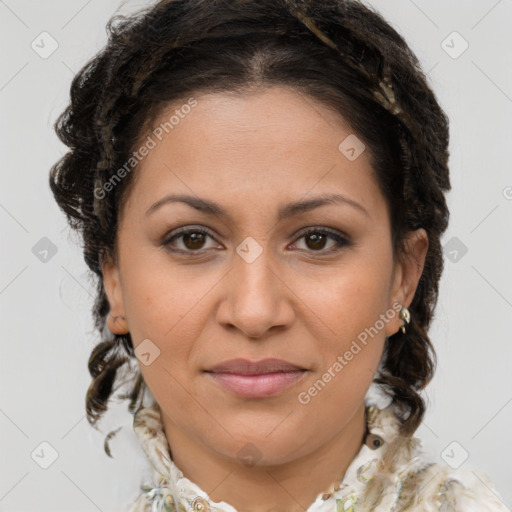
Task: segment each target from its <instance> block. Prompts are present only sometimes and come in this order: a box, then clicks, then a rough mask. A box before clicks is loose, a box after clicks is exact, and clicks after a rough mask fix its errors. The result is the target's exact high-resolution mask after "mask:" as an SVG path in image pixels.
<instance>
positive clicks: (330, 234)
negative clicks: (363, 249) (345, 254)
mask: <svg viewBox="0 0 512 512" xmlns="http://www.w3.org/2000/svg"><path fill="white" fill-rule="evenodd" d="M302 238H304V240H305V241H306V247H307V248H309V249H312V252H320V251H323V252H326V253H330V252H335V251H337V250H339V249H340V246H341V247H343V246H350V245H351V243H350V242H349V240H348V239H346V238H345V237H343V236H341V235H340V234H339V233H338V232H336V231H331V230H326V229H320V228H314V229H310V230H308V231H306V232H304V233H302V234H301V236H300V237H299V238H298V240H300V239H302ZM329 238H330V239H331V240H334V242H335V244H334V247H333V246H331V247H330V248H328V249H326V250H324V249H325V244H326V241H327V240H328V239H329ZM308 241H309V243H308Z"/></svg>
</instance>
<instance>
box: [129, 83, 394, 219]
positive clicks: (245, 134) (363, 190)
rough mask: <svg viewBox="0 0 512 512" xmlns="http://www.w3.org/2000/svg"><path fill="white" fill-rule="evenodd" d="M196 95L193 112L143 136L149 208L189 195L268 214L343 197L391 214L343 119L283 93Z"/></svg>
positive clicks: (176, 114) (140, 193)
mask: <svg viewBox="0 0 512 512" xmlns="http://www.w3.org/2000/svg"><path fill="white" fill-rule="evenodd" d="M191 96H193V98H194V100H195V106H193V107H187V108H185V106H186V105H189V104H190V101H189V102H188V103H187V101H186V100H183V101H181V102H173V104H172V105H168V106H167V107H166V108H165V109H163V110H162V111H161V112H160V114H159V116H158V117H157V118H156V119H155V120H154V122H153V123H152V127H151V129H150V130H149V131H148V132H147V133H145V134H144V135H143V137H141V140H142V141H144V140H148V139H146V137H149V138H151V140H152V141H153V143H152V144H151V146H152V149H151V150H150V151H149V152H148V154H147V155H146V156H145V157H144V158H143V159H142V160H141V162H140V163H139V165H138V167H137V172H136V174H137V180H136V181H137V184H136V186H135V188H136V189H137V190H136V191H135V190H134V192H136V194H137V197H138V198H139V199H140V200H141V201H142V202H143V203H145V204H148V202H149V201H156V200H157V199H159V198H161V197H163V196H164V195H165V194H166V193H167V194H169V193H186V194H189V195H198V196H201V197H209V198H210V199H213V200H215V201H216V202H222V203H224V204H228V205H229V204H233V205H238V206H239V205H240V203H243V205H244V206H246V207H249V205H253V206H258V205H260V206H261V207H268V206H271V205H272V204H273V203H282V202H283V201H284V198H285V197H286V198H287V199H289V200H298V199H302V198H304V199H305V198H308V196H313V195H315V196H316V195H321V194H325V193H336V192H339V193H342V194H344V195H345V196H348V197H350V198H352V199H353V200H354V201H357V202H359V203H362V204H363V205H365V207H367V209H368V210H372V209H373V210H374V211H375V213H378V210H379V208H382V207H385V205H384V198H383V197H382V195H381V194H380V190H379V188H378V185H377V183H376V181H375V177H374V174H373V169H372V166H371V156H370V154H369V151H368V150H367V148H365V146H364V144H363V142H362V140H361V138H360V137H358V136H357V135H356V134H355V133H354V132H353V130H352V129H351V127H350V126H349V125H348V123H347V122H346V121H345V120H344V119H343V117H342V116H341V115H340V114H339V113H337V112H334V111H332V110H331V109H329V108H327V107H325V106H324V105H322V104H320V103H319V102H317V101H315V100H314V99H312V98H310V97H308V96H305V95H304V94H302V93H298V92H296V91H295V90H292V89H289V88H284V87H272V88H266V89H262V90H259V91H258V92H253V93H250V94H249V93H247V94H240V93H237V94H234V93H216V94H202V95H191ZM380 213H382V212H380Z"/></svg>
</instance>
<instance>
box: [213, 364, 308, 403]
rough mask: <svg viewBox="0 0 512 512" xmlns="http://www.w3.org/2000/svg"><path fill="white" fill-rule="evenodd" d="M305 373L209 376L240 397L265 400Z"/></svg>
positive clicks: (214, 374) (298, 371)
mask: <svg viewBox="0 0 512 512" xmlns="http://www.w3.org/2000/svg"><path fill="white" fill-rule="evenodd" d="M305 373H306V372H305V371H304V370H297V371H291V372H276V373H264V374H261V375H240V374H236V373H221V372H219V373H212V372H208V375H210V376H211V377H213V378H214V379H215V381H216V382H218V383H219V384H220V385H221V386H224V387H225V388H226V389H228V390H229V391H232V392H233V393H235V394H236V395H238V396H240V397H244V398H263V397H266V396H271V395H274V394H275V393H278V392H279V391H283V390H284V389H286V388H287V387H289V386H291V385H292V384H294V383H295V382H297V381H298V380H299V379H300V378H302V376H303V375H304V374H305Z"/></svg>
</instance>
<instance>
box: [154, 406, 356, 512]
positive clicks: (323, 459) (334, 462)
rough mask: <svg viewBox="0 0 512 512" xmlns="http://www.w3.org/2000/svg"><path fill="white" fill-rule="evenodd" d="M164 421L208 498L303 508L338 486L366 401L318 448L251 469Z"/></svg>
mask: <svg viewBox="0 0 512 512" xmlns="http://www.w3.org/2000/svg"><path fill="white" fill-rule="evenodd" d="M162 421H163V425H164V430H165V434H166V437H167V440H168V442H169V446H171V449H172V460H173V462H174V463H175V464H176V466H177V467H178V468H179V469H180V470H181V471H182V472H183V475H184V476H185V477H186V478H188V479H189V480H190V481H192V482H194V483H195V484H196V485H198V486H199V487H200V488H201V489H202V490H203V491H205V492H206V493H207V494H208V496H209V498H210V500H212V501H215V502H220V501H225V502H226V503H228V504H229V505H231V506H233V507H234V508H235V509H236V510H237V512H272V511H275V510H279V511H284V512H304V511H305V510H307V508H309V506H310V505H311V504H312V503H313V502H314V501H315V499H316V498H317V496H318V495H319V494H320V493H331V492H333V490H334V489H336V488H337V487H339V485H340V484H341V482H342V481H343V478H344V476H345V473H346V470H347V468H348V467H349V465H350V463H351V462H352V460H353V459H354V458H355V456H356V455H357V454H358V452H359V450H360V448H361V446H362V444H363V442H364V436H365V432H366V418H365V405H364V403H362V404H361V405H360V407H359V408H358V409H357V411H356V413H355V414H354V415H353V417H352V418H351V419H350V420H349V422H348V423H347V424H346V425H345V427H344V428H343V430H341V431H340V432H338V433H337V434H336V435H335V436H334V437H333V438H331V439H330V440H329V441H328V442H327V443H325V444H323V445H322V446H320V447H319V448H318V449H316V450H315V451H313V452H311V453H308V454H306V455H304V456H302V457H300V458H297V459H295V460H292V461H289V462H286V463H283V464H278V465H261V464H259V463H258V464H256V465H254V466H250V467H249V466H246V465H244V464H242V462H241V461H239V460H238V459H237V458H236V457H235V458H227V457H225V456H222V455H220V454H219V453H218V452H215V451H212V450H211V449H209V448H208V447H205V445H203V444H200V443H198V442H197V441H196V440H194V439H191V438H190V437H189V436H188V435H187V434H186V432H183V431H182V430H181V429H180V428H179V427H178V426H177V425H176V424H175V423H173V422H172V421H171V420H170V419H169V418H168V417H167V416H165V414H162Z"/></svg>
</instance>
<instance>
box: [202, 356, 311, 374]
mask: <svg viewBox="0 0 512 512" xmlns="http://www.w3.org/2000/svg"><path fill="white" fill-rule="evenodd" d="M301 370H305V368H301V367H300V366H297V365H296V364H293V363H290V362H288V361H284V360H283V359H275V358H269V359H262V360H261V361H249V360H248V359H230V360H229V361H224V362H222V363H220V364H217V365H215V366H213V367H212V368H210V369H209V370H206V371H207V372H209V373H234V374H237V375H263V374H267V373H279V372H297V371H301Z"/></svg>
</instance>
